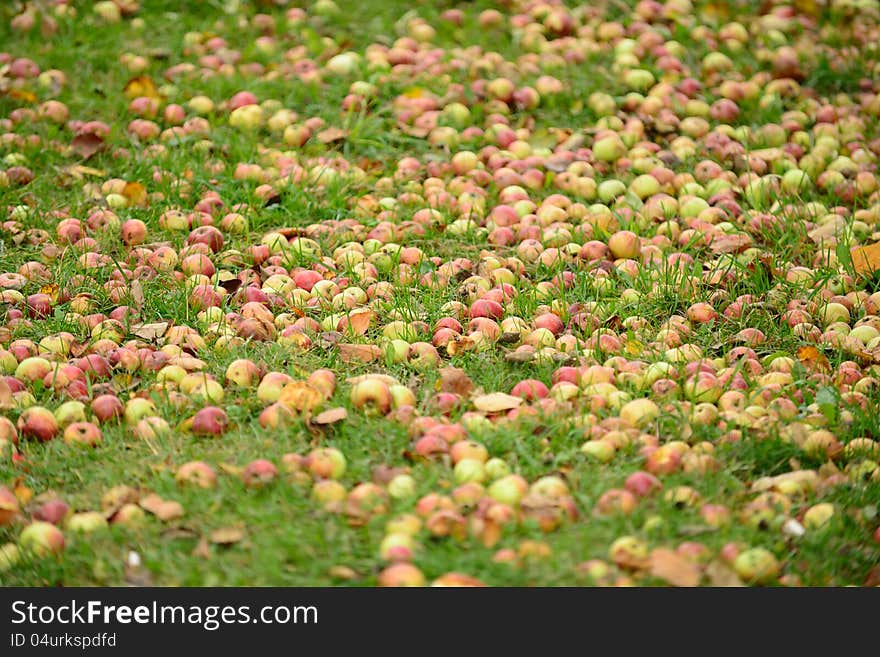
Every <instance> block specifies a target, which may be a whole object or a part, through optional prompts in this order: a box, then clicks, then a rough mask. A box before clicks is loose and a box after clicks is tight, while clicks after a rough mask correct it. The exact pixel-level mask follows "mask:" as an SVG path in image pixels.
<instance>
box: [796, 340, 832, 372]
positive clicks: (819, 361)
mask: <svg viewBox="0 0 880 657" xmlns="http://www.w3.org/2000/svg"><path fill="white" fill-rule="evenodd" d="M797 359H798V360H799V361H800V363H801V364H802V365H803V366H804V367H806V368H807V369H808V370H810V371H815V370H818V371H820V372H830V371H831V363H829V362H828V359H827V358H826V357H825V355H824V354H823V353H822V352H821V351H819V350H818V349H817V348H816V347H814V346H813V345H806V346H803V347H799V348H798V350H797Z"/></svg>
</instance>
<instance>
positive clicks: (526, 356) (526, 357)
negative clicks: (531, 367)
mask: <svg viewBox="0 0 880 657" xmlns="http://www.w3.org/2000/svg"><path fill="white" fill-rule="evenodd" d="M535 358H536V356H535V354H534V353H533V352H530V351H511V352H510V353H507V354H504V360H506V361H507V362H508V363H528V362H530V361H533V360H535Z"/></svg>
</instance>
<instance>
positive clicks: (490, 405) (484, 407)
mask: <svg viewBox="0 0 880 657" xmlns="http://www.w3.org/2000/svg"><path fill="white" fill-rule="evenodd" d="M473 402H474V408H476V409H477V410H478V411H483V412H484V413H498V412H500V411H509V410H511V409H513V408H518V407H519V406H520V404H522V402H523V400H522V399H520V398H519V397H514V396H513V395H508V394H506V393H503V392H493V393H490V394H488V395H480V396H479V397H474V399H473Z"/></svg>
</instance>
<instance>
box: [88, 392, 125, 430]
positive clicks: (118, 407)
mask: <svg viewBox="0 0 880 657" xmlns="http://www.w3.org/2000/svg"><path fill="white" fill-rule="evenodd" d="M90 409H91V411H92V414H93V415H94V416H95V419H96V420H97V421H98V422H102V423H103V422H109V421H111V420H115V419H117V418H120V417H122V416H123V413H124V411H125V407H124V406H123V404H122V401H120V399H119V397H117V396H116V395H112V394H104V395H98V396H97V397H95V398H94V399H93V400H92V403H91V404H90Z"/></svg>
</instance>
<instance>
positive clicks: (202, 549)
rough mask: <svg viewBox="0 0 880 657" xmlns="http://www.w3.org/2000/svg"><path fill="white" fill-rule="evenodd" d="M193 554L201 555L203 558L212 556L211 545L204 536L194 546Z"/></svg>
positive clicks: (195, 555)
mask: <svg viewBox="0 0 880 657" xmlns="http://www.w3.org/2000/svg"><path fill="white" fill-rule="evenodd" d="M192 556H194V557H199V558H201V559H210V558H211V547H210V545H209V544H208V541H207V540H206V539H205V538H204V537H202V538H200V539H199V542H198V543H197V544H196V546H195V547H194V548H193V551H192Z"/></svg>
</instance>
